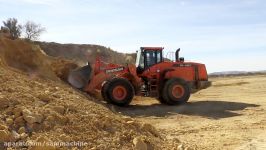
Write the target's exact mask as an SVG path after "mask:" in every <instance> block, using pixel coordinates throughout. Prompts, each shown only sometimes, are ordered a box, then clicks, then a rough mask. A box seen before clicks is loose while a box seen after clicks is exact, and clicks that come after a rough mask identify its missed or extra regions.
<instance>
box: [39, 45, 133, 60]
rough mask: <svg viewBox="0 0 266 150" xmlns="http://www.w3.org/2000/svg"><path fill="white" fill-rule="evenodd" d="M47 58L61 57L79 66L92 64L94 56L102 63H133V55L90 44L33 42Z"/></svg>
mask: <svg viewBox="0 0 266 150" xmlns="http://www.w3.org/2000/svg"><path fill="white" fill-rule="evenodd" d="M35 43H36V44H38V45H39V46H40V47H41V49H42V50H44V51H45V53H46V54H47V55H49V56H53V57H63V58H65V59H69V60H72V61H74V62H76V63H78V64H79V65H84V64H86V63H87V62H88V61H89V62H91V63H93V62H94V60H95V58H96V56H99V57H101V59H102V60H103V61H106V62H111V63H116V64H126V63H133V64H134V63H135V60H134V58H135V57H136V56H135V54H124V53H119V52H116V51H114V50H112V49H111V48H107V47H104V46H100V45H92V44H59V43H55V42H35Z"/></svg>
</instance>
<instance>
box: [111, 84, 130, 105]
mask: <svg viewBox="0 0 266 150" xmlns="http://www.w3.org/2000/svg"><path fill="white" fill-rule="evenodd" d="M126 96H127V90H126V88H125V87H123V86H120V85H118V86H116V87H115V88H114V89H113V97H114V98H115V99H116V100H119V101H121V100H123V99H124V98H125V97H126Z"/></svg>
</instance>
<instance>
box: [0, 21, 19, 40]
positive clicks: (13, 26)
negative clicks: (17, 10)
mask: <svg viewBox="0 0 266 150" xmlns="http://www.w3.org/2000/svg"><path fill="white" fill-rule="evenodd" d="M3 24H4V26H3V27H1V30H2V29H5V30H7V29H8V30H9V32H10V36H11V39H13V40H14V39H17V38H19V37H20V36H21V31H22V26H21V25H20V24H18V20H17V19H16V18H9V19H7V20H6V21H3Z"/></svg>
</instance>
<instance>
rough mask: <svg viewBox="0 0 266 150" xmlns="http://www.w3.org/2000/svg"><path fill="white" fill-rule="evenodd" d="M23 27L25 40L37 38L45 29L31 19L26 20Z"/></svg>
mask: <svg viewBox="0 0 266 150" xmlns="http://www.w3.org/2000/svg"><path fill="white" fill-rule="evenodd" d="M23 28H24V32H25V38H26V39H27V40H37V39H38V38H39V37H40V35H41V34H42V33H43V32H45V31H46V29H45V28H44V27H42V26H41V24H37V23H35V22H33V21H27V22H26V24H25V25H24V26H23Z"/></svg>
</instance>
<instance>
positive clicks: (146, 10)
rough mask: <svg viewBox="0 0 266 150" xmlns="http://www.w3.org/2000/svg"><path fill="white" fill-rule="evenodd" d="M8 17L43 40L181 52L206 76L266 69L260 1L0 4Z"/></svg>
mask: <svg viewBox="0 0 266 150" xmlns="http://www.w3.org/2000/svg"><path fill="white" fill-rule="evenodd" d="M10 17H15V18H18V20H19V21H20V22H21V23H25V22H26V21H27V20H33V21H35V22H37V23H40V24H42V25H43V26H44V27H46V29H47V32H46V33H44V34H43V35H42V36H41V38H40V40H42V41H54V42H60V43H84V44H99V45H104V46H107V47H111V48H112V49H114V50H116V51H119V52H135V51H136V50H137V49H138V48H139V47H141V46H163V47H165V54H166V53H167V52H168V51H174V50H175V49H177V48H179V47H180V48H181V56H184V57H185V59H186V60H191V61H196V62H202V63H205V64H206V66H207V68H208V72H216V71H228V70H246V71H251V70H266V1H265V0H222V1H221V0H0V20H6V19H7V18H10Z"/></svg>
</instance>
